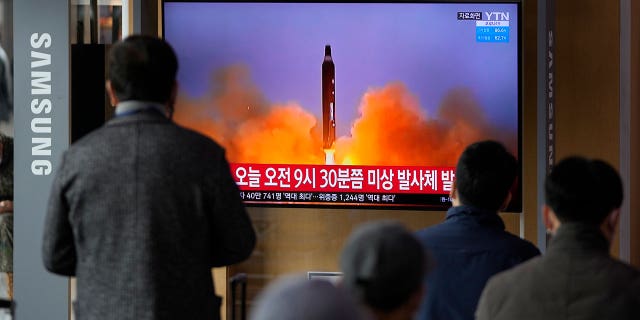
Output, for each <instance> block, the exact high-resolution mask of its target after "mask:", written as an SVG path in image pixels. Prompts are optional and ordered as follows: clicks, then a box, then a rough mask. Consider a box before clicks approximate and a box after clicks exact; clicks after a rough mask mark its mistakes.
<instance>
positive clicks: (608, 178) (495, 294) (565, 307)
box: [477, 156, 640, 320]
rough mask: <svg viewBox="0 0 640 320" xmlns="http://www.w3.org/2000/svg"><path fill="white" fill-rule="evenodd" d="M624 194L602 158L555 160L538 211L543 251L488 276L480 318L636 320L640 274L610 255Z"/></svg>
mask: <svg viewBox="0 0 640 320" xmlns="http://www.w3.org/2000/svg"><path fill="white" fill-rule="evenodd" d="M622 199H623V187H622V180H621V179H620V176H619V175H618V173H617V172H616V170H615V169H614V168H613V167H611V166H610V165H609V164H607V163H606V162H604V161H602V160H598V159H587V158H584V157H577V156H574V157H569V158H566V159H564V160H562V161H560V162H559V163H558V164H556V165H555V166H554V167H553V168H552V170H551V172H550V173H549V175H548V176H547V179H546V181H545V205H544V207H543V209H542V211H543V215H544V221H545V225H546V227H547V229H548V230H549V232H550V233H551V234H552V238H551V242H550V244H549V248H548V249H547V252H546V253H545V254H544V255H543V256H541V257H538V258H535V259H532V260H530V261H528V262H525V263H523V264H522V265H519V266H517V267H515V268H513V269H511V270H508V271H505V272H504V273H500V274H498V275H496V276H494V277H493V278H491V280H490V281H489V282H488V284H487V286H486V288H485V289H484V292H483V293H482V297H481V299H480V303H479V305H478V310H477V319H478V320H489V319H491V320H501V319H505V320H506V319H519V320H528V319H547V320H555V319H582V320H589V319H593V320H596V319H597V320H601V319H616V320H631V319H640V271H639V270H638V269H636V268H634V267H632V266H630V265H628V264H626V263H624V262H621V261H619V260H617V259H615V258H613V257H611V256H610V254H609V247H610V244H611V240H612V239H613V236H614V233H615V229H616V226H617V225H618V218H619V216H620V206H621V205H622Z"/></svg>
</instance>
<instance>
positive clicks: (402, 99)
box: [174, 65, 517, 166]
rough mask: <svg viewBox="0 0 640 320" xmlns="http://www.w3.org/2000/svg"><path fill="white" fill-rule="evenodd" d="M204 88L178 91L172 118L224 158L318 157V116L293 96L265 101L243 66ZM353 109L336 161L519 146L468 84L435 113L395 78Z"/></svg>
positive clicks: (411, 159)
mask: <svg viewBox="0 0 640 320" xmlns="http://www.w3.org/2000/svg"><path fill="white" fill-rule="evenodd" d="M210 92H211V95H210V96H207V97H203V98H201V99H198V100H192V99H189V98H187V97H186V96H185V95H183V94H180V95H179V97H178V101H177V104H176V108H175V109H176V110H175V114H174V119H175V120H176V122H177V123H179V124H181V125H183V126H185V127H188V128H192V129H194V130H196V131H199V132H202V133H203V134H205V135H207V136H209V137H211V138H212V139H214V140H216V141H217V142H219V143H220V144H221V145H222V146H223V147H224V148H225V149H226V150H227V157H228V159H229V161H230V162H235V163H274V164H275V163H289V164H324V161H325V156H324V152H323V150H322V127H321V125H322V124H321V119H320V120H319V119H316V117H315V116H314V115H313V114H312V113H310V112H309V111H307V110H306V109H304V108H303V107H302V106H300V105H298V104H296V103H286V104H272V103H269V102H268V101H266V99H265V98H264V96H263V95H262V93H261V92H260V90H259V89H258V88H257V87H256V86H255V84H253V83H252V82H251V79H250V74H249V72H248V71H247V69H246V68H244V67H242V66H240V65H236V66H232V67H229V68H226V69H224V70H220V71H219V72H217V73H215V74H214V75H213V78H212V90H211V91H210ZM358 110H359V117H358V118H357V119H356V120H355V121H354V122H353V123H352V124H351V132H350V135H349V136H343V137H338V139H337V140H336V144H335V146H336V150H335V157H336V163H337V164H354V165H405V166H406V165H411V166H455V164H456V161H457V158H458V157H459V155H460V153H461V152H462V150H463V149H464V148H465V147H466V146H467V145H469V144H471V143H473V142H475V141H478V140H484V139H495V140H498V141H501V142H502V143H504V144H505V145H506V146H507V148H509V149H510V150H511V151H512V152H515V150H517V149H516V148H517V133H516V132H514V131H513V130H511V131H509V130H504V129H500V128H495V127H494V126H493V125H492V124H491V123H490V122H489V121H487V118H486V115H485V114H484V113H483V110H482V108H480V106H479V105H478V102H477V100H476V99H475V97H474V95H473V92H472V91H471V90H469V89H466V88H456V89H453V90H451V91H450V92H449V93H448V95H447V96H446V97H445V98H444V99H443V101H441V103H440V105H439V107H438V111H437V114H435V115H428V114H425V111H424V109H422V108H420V105H419V103H418V101H417V99H416V97H414V96H413V95H412V94H411V93H410V92H409V91H408V90H407V88H406V87H405V86H404V84H402V83H399V82H396V83H390V84H388V85H386V86H384V87H382V88H370V89H369V90H368V91H367V92H366V93H365V94H364V95H363V97H362V99H361V102H360V106H359V107H358ZM339 120H340V119H338V121H339Z"/></svg>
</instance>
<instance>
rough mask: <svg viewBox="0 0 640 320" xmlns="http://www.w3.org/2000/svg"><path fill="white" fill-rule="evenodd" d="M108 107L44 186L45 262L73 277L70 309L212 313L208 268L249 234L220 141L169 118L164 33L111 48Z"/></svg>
mask: <svg viewBox="0 0 640 320" xmlns="http://www.w3.org/2000/svg"><path fill="white" fill-rule="evenodd" d="M109 67H110V69H109V81H108V82H107V91H108V94H109V97H110V100H111V103H112V105H115V106H116V112H115V113H116V115H115V118H113V119H111V120H110V121H108V122H107V123H106V124H105V125H104V126H103V127H101V128H99V129H97V130H95V131H93V132H91V133H89V134H88V135H86V136H84V137H83V138H82V139H80V140H78V141H77V142H76V143H74V144H72V145H71V146H70V148H69V149H68V150H67V151H66V152H65V153H64V155H63V158H62V161H61V164H60V167H59V168H58V169H57V173H56V176H55V178H54V181H53V185H52V188H51V194H50V198H49V205H48V212H47V214H46V220H45V231H44V239H43V260H44V265H45V267H46V268H47V269H48V270H49V271H51V272H53V273H57V274H60V275H65V276H75V277H77V303H76V304H75V308H74V309H75V315H76V319H78V320H84V319H118V320H124V319H136V320H142V319H219V318H220V298H219V297H217V296H216V295H215V293H214V288H213V280H212V276H211V268H212V267H219V266H226V265H230V264H234V263H238V262H241V261H243V260H245V259H247V257H248V256H249V255H250V254H251V252H252V250H253V248H254V246H255V241H256V237H255V233H254V229H253V227H252V225H251V221H250V219H249V217H248V215H247V212H246V210H245V207H244V206H243V203H242V200H241V199H240V196H239V190H238V187H237V186H236V184H235V182H234V180H233V178H232V176H231V172H230V170H229V164H228V162H227V160H226V158H225V152H224V149H223V148H222V147H220V146H219V145H218V144H217V143H216V142H214V141H213V140H211V139H209V138H207V137H205V136H203V135H201V134H199V133H196V132H194V131H191V130H188V129H185V128H182V127H180V126H178V125H176V124H175V123H174V122H173V121H171V114H172V110H173V103H174V100H175V97H176V93H177V83H176V80H175V79H176V72H177V68H178V62H177V59H176V56H175V53H174V51H173V49H172V48H171V47H170V46H169V45H168V44H167V43H166V42H165V41H163V40H161V39H158V38H154V37H148V36H130V37H128V38H126V39H125V40H124V41H121V42H119V43H117V44H115V45H114V46H113V47H112V48H111V51H110V53H109Z"/></svg>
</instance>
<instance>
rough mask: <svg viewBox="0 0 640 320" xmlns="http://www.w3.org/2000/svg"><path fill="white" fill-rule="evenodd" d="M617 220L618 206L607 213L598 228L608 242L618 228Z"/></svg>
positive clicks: (618, 214) (618, 218)
mask: <svg viewBox="0 0 640 320" xmlns="http://www.w3.org/2000/svg"><path fill="white" fill-rule="evenodd" d="M618 220H620V208H618V209H614V210H613V211H611V213H609V215H608V216H607V217H606V218H605V219H604V221H603V222H602V225H601V226H600V229H601V230H602V232H603V233H604V235H605V237H607V239H609V242H611V240H613V235H614V234H615V233H616V229H617V228H618Z"/></svg>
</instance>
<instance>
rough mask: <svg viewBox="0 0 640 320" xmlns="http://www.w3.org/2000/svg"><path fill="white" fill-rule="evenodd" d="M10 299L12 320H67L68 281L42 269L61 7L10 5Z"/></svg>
mask: <svg viewBox="0 0 640 320" xmlns="http://www.w3.org/2000/svg"><path fill="white" fill-rule="evenodd" d="M13 23H14V26H13V30H14V34H13V57H14V68H13V70H14V72H13V74H14V81H13V83H14V106H13V110H14V121H13V129H14V142H15V143H14V149H15V150H14V157H15V158H14V251H13V253H14V255H13V264H14V268H13V270H14V275H13V276H14V293H15V294H14V298H15V300H16V301H17V305H16V310H15V313H16V316H15V318H17V319H69V305H70V304H69V302H70V301H69V279H68V278H66V277H61V276H57V275H54V274H52V273H49V272H48V271H47V270H45V268H44V265H43V263H42V256H41V252H42V234H43V230H44V217H45V214H46V211H47V203H48V199H49V193H50V189H51V184H52V182H53V177H54V176H55V174H56V170H57V168H58V166H59V164H60V160H61V157H62V153H63V152H64V151H65V150H66V149H67V148H68V147H69V139H70V138H69V137H70V134H69V131H70V130H69V128H70V125H69V114H70V111H69V109H70V108H69V102H70V101H69V94H70V92H69V66H70V61H69V59H70V53H69V52H70V42H69V33H70V32H69V30H70V27H69V1H68V0H47V1H42V0H19V1H14V2H13Z"/></svg>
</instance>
